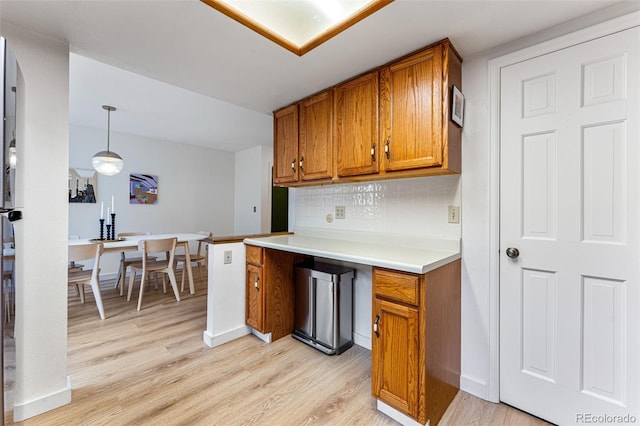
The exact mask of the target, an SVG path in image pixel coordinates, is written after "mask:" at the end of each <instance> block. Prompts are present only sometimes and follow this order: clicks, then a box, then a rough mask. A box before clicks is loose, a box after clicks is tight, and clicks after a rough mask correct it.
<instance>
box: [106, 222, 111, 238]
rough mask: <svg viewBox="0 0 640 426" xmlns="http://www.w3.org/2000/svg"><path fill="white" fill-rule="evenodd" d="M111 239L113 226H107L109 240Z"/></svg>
mask: <svg viewBox="0 0 640 426" xmlns="http://www.w3.org/2000/svg"><path fill="white" fill-rule="evenodd" d="M110 239H111V225H107V240H110Z"/></svg>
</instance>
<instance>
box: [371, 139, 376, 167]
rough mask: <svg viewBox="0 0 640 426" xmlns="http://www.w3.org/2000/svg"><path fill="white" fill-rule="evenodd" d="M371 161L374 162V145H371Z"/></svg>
mask: <svg viewBox="0 0 640 426" xmlns="http://www.w3.org/2000/svg"><path fill="white" fill-rule="evenodd" d="M371 161H372V162H373V163H375V162H376V144H375V143H374V144H373V145H371Z"/></svg>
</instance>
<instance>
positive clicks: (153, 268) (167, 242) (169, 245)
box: [127, 237, 180, 311]
mask: <svg viewBox="0 0 640 426" xmlns="http://www.w3.org/2000/svg"><path fill="white" fill-rule="evenodd" d="M176 243H177V238H175V237H173V238H160V239H148V240H141V241H140V242H139V243H138V251H139V252H141V253H142V256H141V260H140V261H138V262H132V263H131V264H130V265H129V267H130V268H131V274H130V276H129V288H128V290H127V301H129V300H131V292H132V290H133V283H134V281H135V278H136V273H137V271H142V276H141V278H140V293H139V295H138V311H139V310H140V308H141V307H142V295H143V294H144V287H145V278H146V277H147V274H149V273H151V272H155V273H162V274H167V275H168V276H169V281H170V282H171V287H172V288H173V293H174V295H175V296H176V301H178V302H179V301H180V294H179V292H178V283H177V281H176V275H175V271H174V256H175V253H176ZM149 254H158V255H161V254H166V259H164V260H159V259H158V260H149V258H148V255H149ZM162 287H163V291H164V292H166V285H165V279H164V275H163V276H162Z"/></svg>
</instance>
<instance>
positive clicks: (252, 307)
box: [245, 245, 307, 340]
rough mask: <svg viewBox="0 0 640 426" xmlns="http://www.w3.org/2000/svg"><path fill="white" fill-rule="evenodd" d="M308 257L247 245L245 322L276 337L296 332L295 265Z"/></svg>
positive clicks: (273, 337) (261, 331)
mask: <svg viewBox="0 0 640 426" xmlns="http://www.w3.org/2000/svg"><path fill="white" fill-rule="evenodd" d="M306 259H307V257H306V256H303V255H299V254H295V253H290V252H286V251H281V250H272V249H268V248H263V247H256V246H250V245H247V246H246V262H247V274H246V275H247V282H246V309H245V315H246V323H247V325H248V326H250V327H252V328H254V329H256V330H257V331H259V332H260V333H265V334H266V333H271V340H277V339H280V338H281V337H284V336H287V335H289V334H291V333H292V332H293V322H294V295H295V293H294V284H295V283H294V280H295V278H294V265H295V264H296V263H300V262H304V261H305V260H306Z"/></svg>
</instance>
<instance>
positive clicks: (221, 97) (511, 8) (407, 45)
mask: <svg viewBox="0 0 640 426" xmlns="http://www.w3.org/2000/svg"><path fill="white" fill-rule="evenodd" d="M271 1H280V0H271ZM615 3H618V2H616V1H613V0H599V1H590V0H580V1H578V0H565V1H562V0H554V1H541V0H536V1H533V0H511V1H493V0H472V1H466V0H448V1H431V0H396V1H394V2H393V3H391V4H390V5H388V6H386V7H384V8H383V9H381V10H380V11H378V12H376V13H375V14H373V15H372V16H370V17H368V18H366V19H365V20H363V21H361V22H359V23H357V24H355V25H354V26H352V27H350V28H348V29H347V30H346V31H344V32H342V33H340V34H338V35H337V36H336V37H335V38H333V39H331V40H329V41H327V42H326V43H325V44H323V45H321V46H319V47H317V48H316V49H314V50H312V51H311V52H309V53H307V54H306V55H304V56H303V57H298V56H297V55H295V54H293V53H291V52H289V51H288V50H285V49H284V48H282V47H280V46H278V45H276V44H274V43H273V42H271V41H269V40H267V39H265V38H264V37H262V36H260V35H258V34H257V33H254V32H253V31H251V30H250V29H248V28H246V27H244V26H243V25H241V24H239V23H238V22H236V21H234V20H232V19H230V18H228V17H227V16H225V15H223V14H221V13H219V12H217V11H216V10H214V9H213V8H211V7H209V6H207V5H206V4H204V3H202V2H200V1H199V0H154V1H149V0H125V1H122V0H104V1H100V0H82V1H63V0H57V1H50V0H44V1H37V0H29V1H27V0H0V19H1V20H2V21H6V22H10V23H13V24H16V25H19V26H21V27H24V28H25V29H28V30H31V31H35V32H38V33H41V34H44V35H47V36H49V37H52V38H55V39H58V40H63V41H68V43H69V46H70V50H71V52H72V53H73V54H72V55H71V61H70V79H71V80H70V91H71V93H70V104H71V105H70V121H71V124H72V125H77V126H89V127H96V128H105V127H106V113H105V111H104V110H103V109H102V105H104V104H109V105H113V106H115V107H116V108H118V111H116V112H115V113H113V114H112V117H111V129H112V131H116V132H124V133H131V134H135V135H141V136H147V137H152V138H156V139H162V140H167V141H172V142H178V143H189V144H195V145H200V146H208V147H212V148H216V149H223V150H227V151H239V150H242V149H246V148H249V147H251V146H256V145H271V144H272V134H271V125H272V123H271V112H272V111H273V110H274V109H277V108H279V107H282V106H285V105H287V104H289V103H291V102H293V101H295V100H298V99H300V98H302V97H304V96H307V95H310V94H313V93H314V92H317V91H319V90H321V89H323V88H326V87H329V86H331V85H333V84H335V83H338V82H340V81H343V80H345V79H347V78H349V77H352V76H354V75H357V74H359V73H361V72H363V71H365V70H367V69H370V68H373V67H375V66H377V65H380V64H383V63H385V62H387V61H390V60H392V59H394V58H397V57H399V56H402V55H403V54H405V53H408V52H411V51H413V50H416V49H418V48H420V47H423V46H425V45H427V44H430V43H432V42H434V41H437V40H440V39H442V38H444V37H449V39H451V41H452V42H453V44H454V45H455V47H456V49H457V50H458V51H459V53H460V54H461V55H462V57H463V58H465V57H468V56H470V55H473V54H476V53H479V52H482V51H485V50H487V49H490V48H493V47H495V46H498V45H501V44H504V43H506V42H509V41H511V40H515V39H518V38H521V37H525V36H527V35H529V34H533V33H536V32H539V31H541V30H543V29H545V28H549V27H552V26H554V25H557V24H559V23H562V22H565V21H569V20H572V19H575V18H577V17H580V16H583V15H586V14H589V13H592V12H594V11H597V10H600V9H603V8H606V7H609V6H612V5H614V4H615ZM9 43H10V40H9ZM9 45H10V44H9ZM18 59H19V58H18ZM107 64H109V65H107Z"/></svg>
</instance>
